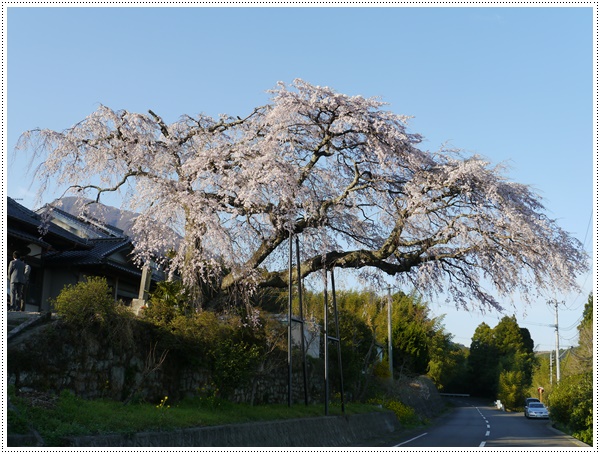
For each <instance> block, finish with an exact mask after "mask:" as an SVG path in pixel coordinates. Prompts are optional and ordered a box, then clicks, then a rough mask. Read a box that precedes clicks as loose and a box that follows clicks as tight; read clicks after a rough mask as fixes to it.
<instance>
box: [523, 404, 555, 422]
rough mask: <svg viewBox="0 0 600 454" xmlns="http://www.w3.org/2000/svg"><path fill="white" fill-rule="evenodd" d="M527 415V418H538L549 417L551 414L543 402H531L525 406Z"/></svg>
mask: <svg viewBox="0 0 600 454" xmlns="http://www.w3.org/2000/svg"><path fill="white" fill-rule="evenodd" d="M525 417H526V418H538V419H548V418H549V417H550V415H549V414H548V409H547V408H546V406H545V405H544V404H543V403H541V402H530V403H529V404H528V405H527V406H526V407H525Z"/></svg>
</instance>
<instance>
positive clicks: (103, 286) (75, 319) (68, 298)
mask: <svg viewBox="0 0 600 454" xmlns="http://www.w3.org/2000/svg"><path fill="white" fill-rule="evenodd" d="M53 304H54V308H55V310H56V313H57V314H58V315H59V316H60V317H61V318H62V320H63V321H64V322H65V323H66V324H67V325H69V326H71V327H72V328H74V329H75V330H77V331H88V330H94V329H96V330H98V332H101V333H102V336H104V337H105V338H106V339H108V340H109V342H110V343H111V344H112V345H116V346H119V347H121V348H125V347H128V346H131V345H132V343H133V329H132V320H133V313H132V312H131V311H130V310H129V308H127V307H125V306H124V305H123V304H122V303H121V302H116V301H115V300H114V298H113V296H112V294H111V291H110V288H109V286H108V283H107V282H106V279H105V278H103V277H87V278H86V280H85V281H81V282H79V283H77V284H75V285H67V286H65V288H63V290H62V291H61V292H60V293H59V295H58V296H57V297H56V299H55V300H54V301H53Z"/></svg>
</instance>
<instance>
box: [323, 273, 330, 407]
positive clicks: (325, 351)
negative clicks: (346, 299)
mask: <svg viewBox="0 0 600 454" xmlns="http://www.w3.org/2000/svg"><path fill="white" fill-rule="evenodd" d="M323 279H324V281H325V282H324V284H325V285H324V286H323V359H324V362H325V371H324V374H325V375H324V387H325V416H329V347H328V344H329V342H328V339H329V334H328V331H327V324H328V321H329V317H328V315H327V269H326V268H323Z"/></svg>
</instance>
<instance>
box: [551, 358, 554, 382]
mask: <svg viewBox="0 0 600 454" xmlns="http://www.w3.org/2000/svg"><path fill="white" fill-rule="evenodd" d="M553 378H554V377H553V374H552V352H550V385H552V379H553Z"/></svg>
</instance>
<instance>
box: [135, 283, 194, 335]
mask: <svg viewBox="0 0 600 454" xmlns="http://www.w3.org/2000/svg"><path fill="white" fill-rule="evenodd" d="M189 300H190V296H189V292H188V291H187V290H186V289H185V287H184V286H183V285H182V283H181V282H179V281H163V282H159V283H158V284H157V285H156V289H155V290H154V292H152V294H151V295H150V299H149V301H148V307H146V308H145V309H144V311H143V318H144V319H145V320H147V321H149V322H151V323H153V324H154V325H157V326H163V327H164V326H167V325H169V324H170V323H171V322H172V321H173V320H174V319H175V318H176V317H178V316H180V315H185V314H187V313H189V312H190V310H191V306H190V303H189Z"/></svg>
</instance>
